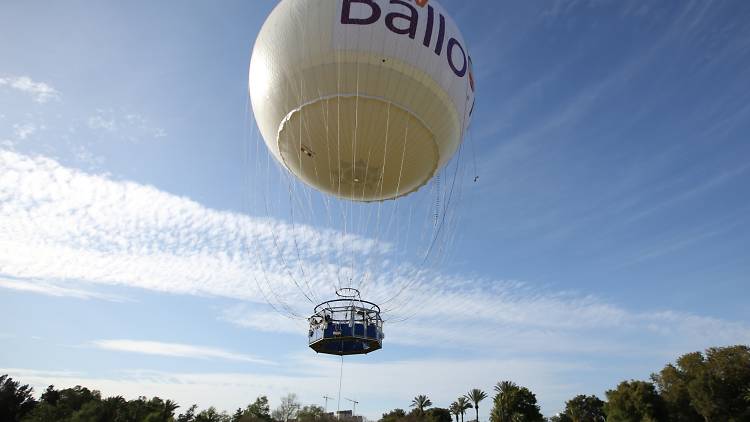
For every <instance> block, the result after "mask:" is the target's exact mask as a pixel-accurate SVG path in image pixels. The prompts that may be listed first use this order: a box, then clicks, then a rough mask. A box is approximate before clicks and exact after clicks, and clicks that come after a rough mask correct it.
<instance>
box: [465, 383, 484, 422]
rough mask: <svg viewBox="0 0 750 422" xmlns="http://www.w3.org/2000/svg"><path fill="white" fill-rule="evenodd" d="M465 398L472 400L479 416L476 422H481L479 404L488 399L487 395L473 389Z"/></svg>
mask: <svg viewBox="0 0 750 422" xmlns="http://www.w3.org/2000/svg"><path fill="white" fill-rule="evenodd" d="M464 397H466V398H467V399H469V400H471V402H472V403H473V404H474V410H475V411H476V416H477V418H476V421H477V422H479V402H480V401H482V400H484V399H486V398H487V393H485V392H484V391H482V390H480V389H478V388H472V389H471V390H470V391H469V392H468V393H467V394H466V395H465V396H464Z"/></svg>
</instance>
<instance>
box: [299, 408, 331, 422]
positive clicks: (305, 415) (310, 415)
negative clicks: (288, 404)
mask: <svg viewBox="0 0 750 422" xmlns="http://www.w3.org/2000/svg"><path fill="white" fill-rule="evenodd" d="M334 420H336V418H334V417H333V416H330V415H328V414H327V413H326V411H325V409H323V408H322V407H321V406H317V405H314V404H311V405H309V406H305V407H303V408H302V409H300V410H299V412H297V422H315V421H319V422H327V421H330V422H332V421H334Z"/></svg>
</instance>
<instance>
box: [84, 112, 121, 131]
mask: <svg viewBox="0 0 750 422" xmlns="http://www.w3.org/2000/svg"><path fill="white" fill-rule="evenodd" d="M87 124H88V127H89V129H103V130H106V131H107V132H112V131H114V130H115V129H116V128H117V126H116V124H115V120H114V119H113V118H109V119H107V118H104V117H103V116H101V115H96V116H91V117H89V119H88V121H87Z"/></svg>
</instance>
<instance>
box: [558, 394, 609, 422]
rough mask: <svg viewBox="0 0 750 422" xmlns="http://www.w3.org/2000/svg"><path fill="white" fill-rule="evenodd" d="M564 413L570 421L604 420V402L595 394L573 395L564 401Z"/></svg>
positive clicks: (597, 421)
mask: <svg viewBox="0 0 750 422" xmlns="http://www.w3.org/2000/svg"><path fill="white" fill-rule="evenodd" d="M565 415H566V416H568V417H569V418H570V420H571V421H572V422H604V421H606V420H607V417H606V415H605V413H604V402H603V401H602V400H601V399H599V397H596V396H585V395H583V394H581V395H578V396H575V397H573V398H572V399H570V400H568V402H567V403H565Z"/></svg>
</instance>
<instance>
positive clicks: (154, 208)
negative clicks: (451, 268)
mask: <svg viewBox="0 0 750 422" xmlns="http://www.w3.org/2000/svg"><path fill="white" fill-rule="evenodd" d="M344 245H346V247H344ZM389 247H390V246H389V245H385V246H384V245H383V243H382V242H381V243H378V242H375V241H373V240H372V239H369V238H364V237H356V236H354V235H351V234H349V235H347V236H343V235H341V234H340V233H336V232H333V231H331V230H327V229H316V228H314V227H311V226H305V225H301V224H297V225H291V224H288V223H285V222H282V221H279V220H274V219H270V218H260V217H251V216H247V215H243V214H240V213H232V212H225V211H218V210H212V209H209V208H206V207H204V206H202V205H200V204H198V203H196V202H194V201H191V200H189V199H187V198H183V197H179V196H175V195H171V194H168V193H165V192H162V191H159V190H158V189H156V188H154V187H151V186H145V185H139V184H135V183H132V182H122V181H115V180H112V179H110V178H108V177H104V176H97V175H92V174H87V173H84V172H81V171H79V170H75V169H70V168H66V167H63V166H61V165H60V164H59V163H57V162H56V161H54V160H51V159H48V158H45V157H31V156H25V155H21V154H18V153H15V152H11V151H0V269H2V274H0V275H5V276H6V277H7V278H12V279H14V280H17V281H16V282H15V283H16V286H22V287H23V288H25V289H26V290H31V287H29V286H35V287H34V289H36V290H35V291H39V292H42V291H49V292H51V293H48V294H56V293H57V294H60V292H61V290H60V288H61V287H69V286H68V285H65V284H64V283H65V281H64V280H77V281H79V282H82V283H84V284H79V285H78V288H77V289H80V286H83V285H85V284H86V283H89V284H91V285H121V286H128V287H134V288H141V289H148V290H152V291H159V292H167V293H173V294H191V295H205V296H221V297H226V298H231V299H237V300H239V301H244V302H247V303H246V304H244V305H240V306H236V307H232V308H231V309H228V310H226V311H225V312H224V313H222V315H221V316H220V318H221V319H223V320H225V321H229V322H231V323H234V324H237V325H240V326H244V327H248V328H250V329H254V330H266V331H267V330H271V329H273V330H282V331H284V332H288V333H300V332H302V333H303V332H304V322H303V323H302V324H299V323H296V322H289V321H286V320H285V319H282V318H280V316H279V315H278V314H276V313H274V312H273V311H271V310H270V309H269V307H268V306H267V305H266V300H270V301H272V302H274V303H276V304H278V305H280V304H286V305H288V306H289V309H288V310H289V312H292V313H294V314H297V315H299V316H301V317H304V316H306V315H307V314H308V313H309V312H310V310H311V307H312V306H311V304H310V303H309V302H308V301H307V300H306V299H304V297H303V295H302V294H301V293H300V292H299V290H298V288H297V286H296V285H295V283H297V284H299V285H300V286H301V287H302V288H303V289H305V290H307V288H308V286H309V290H310V293H309V294H310V295H311V296H313V300H315V297H318V296H319V297H323V296H325V293H326V292H328V293H330V292H331V291H332V289H333V287H332V286H331V283H332V280H336V278H337V277H338V276H339V275H340V274H342V271H344V272H343V274H346V272H345V270H342V267H341V265H342V264H341V263H342V258H341V256H340V254H341V251H346V253H347V256H346V257H345V259H344V260H343V262H346V258H348V257H349V256H348V255H349V254H352V255H356V256H357V257H360V258H359V259H362V258H361V257H366V258H367V259H375V258H381V259H382V261H381V262H382V265H380V266H379V267H378V268H379V274H378V276H375V277H373V278H372V280H370V282H369V283H368V287H367V296H366V297H367V298H374V301H375V302H380V301H381V299H383V298H386V297H388V296H390V295H392V294H393V293H394V292H397V291H399V290H400V289H401V288H406V293H405V294H404V295H403V296H401V297H400V298H398V299H397V300H395V301H393V302H391V303H387V304H384V308H387V309H393V311H391V312H388V314H387V318H388V321H387V323H386V342H387V343H388V344H396V343H398V344H404V345H416V346H421V347H435V346H438V347H443V348H444V347H450V348H457V349H462V350H475V351H479V352H482V351H490V350H495V349H497V348H502V349H503V350H507V351H509V352H514V353H526V354H528V353H538V352H539V351H540V350H542V351H545V352H562V353H571V354H578V355H579V356H582V355H586V356H592V355H595V356H596V355H599V356H602V355H612V354H615V353H616V354H623V355H625V354H633V353H636V354H638V355H639V356H653V355H659V359H662V357H663V356H667V357H672V356H674V355H675V354H678V353H682V352H686V351H691V350H699V349H702V348H704V347H708V346H712V345H717V344H730V343H741V342H750V328H749V327H748V326H747V325H746V324H743V323H734V322H731V321H723V320H719V319H712V318H708V317H702V316H698V315H691V314H679V313H673V312H669V311H664V310H657V311H655V312H634V311H630V310H628V309H625V308H623V307H621V306H617V305H614V304H612V303H608V302H607V301H605V300H602V299H600V298H596V297H592V296H585V295H580V294H571V293H553V292H549V291H547V290H542V289H539V288H534V287H532V286H529V285H526V284H524V283H519V282H513V281H496V280H475V279H472V278H470V277H461V276H451V275H448V274H441V273H438V272H435V271H432V270H429V269H427V270H422V271H420V270H419V269H418V268H417V267H415V266H413V265H410V264H409V262H406V261H402V262H398V263H393V262H389V261H387V260H386V259H383V258H384V257H387V256H388V253H389ZM65 293H68V295H73V294H77V293H76V292H75V291H72V292H71V291H66V292H65ZM280 309H281V307H280ZM412 313H415V315H413V317H412V318H410V319H408V320H407V321H405V322H402V323H400V324H396V322H397V321H398V320H399V318H401V317H409V316H412V315H411V314H412ZM646 341H647V342H649V346H648V347H644V346H643V344H644V342H646Z"/></svg>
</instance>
